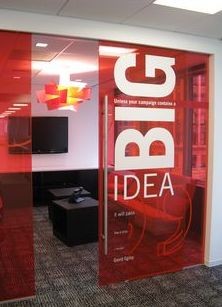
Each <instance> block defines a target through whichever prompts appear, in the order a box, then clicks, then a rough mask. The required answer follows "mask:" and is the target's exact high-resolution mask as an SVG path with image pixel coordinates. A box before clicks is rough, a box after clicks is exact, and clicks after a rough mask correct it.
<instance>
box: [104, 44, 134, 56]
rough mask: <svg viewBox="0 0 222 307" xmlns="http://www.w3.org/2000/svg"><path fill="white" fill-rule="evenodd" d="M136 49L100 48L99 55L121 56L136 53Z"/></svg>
mask: <svg viewBox="0 0 222 307" xmlns="http://www.w3.org/2000/svg"><path fill="white" fill-rule="evenodd" d="M135 51H136V49H132V48H122V47H111V46H99V55H104V56H116V57H118V56H121V55H123V54H126V53H131V52H135Z"/></svg>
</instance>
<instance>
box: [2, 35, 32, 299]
mask: <svg viewBox="0 0 222 307" xmlns="http://www.w3.org/2000/svg"><path fill="white" fill-rule="evenodd" d="M0 40H1V52H0V70H1V73H0V159H1V164H0V262H1V265H0V301H4V300H11V299H17V298H23V297H28V296H33V295H34V292H35V287H34V257H33V235H32V232H33V229H32V180H31V174H32V166H31V152H30V148H31V134H30V131H31V130H30V116H31V107H30V105H31V104H30V89H31V35H29V34H21V33H14V32H0Z"/></svg>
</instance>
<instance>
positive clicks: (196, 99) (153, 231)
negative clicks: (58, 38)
mask: <svg viewBox="0 0 222 307" xmlns="http://www.w3.org/2000/svg"><path fill="white" fill-rule="evenodd" d="M100 46H102V47H104V46H106V47H117V48H128V50H126V49H125V54H123V55H118V56H117V55H116V54H113V55H111V54H110V53H109V56H107V54H103V50H104V48H100V57H99V77H100V187H101V190H100V236H99V237H100V242H99V257H100V259H99V266H100V269H99V277H100V283H101V284H107V283H113V282H118V281H123V280H129V279H135V278H143V277H145V276H151V275H156V274H161V273H164V272H172V271H177V270H180V269H182V268H184V267H186V266H191V265H196V264H201V263H203V256H204V219H205V194H206V174H207V162H206V161H207V129H208V128H207V118H208V55H203V54H197V53H190V52H186V51H179V50H170V49H162V48H155V47H147V46H146V47H145V46H137V45H130V44H118V43H109V42H100ZM116 50H117V49H116ZM119 50H120V49H119ZM122 50H123V49H122ZM122 50H121V51H122ZM111 52H112V51H111ZM106 101H107V103H106ZM106 105H107V106H106ZM106 115H107V116H106ZM102 187H103V188H102Z"/></svg>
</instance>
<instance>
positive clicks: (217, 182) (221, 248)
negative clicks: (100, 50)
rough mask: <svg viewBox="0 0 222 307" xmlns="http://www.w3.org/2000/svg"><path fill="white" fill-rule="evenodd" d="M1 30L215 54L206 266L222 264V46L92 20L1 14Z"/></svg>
mask: <svg viewBox="0 0 222 307" xmlns="http://www.w3.org/2000/svg"><path fill="white" fill-rule="evenodd" d="M0 28H2V29H9V30H16V31H28V32H35V33H48V34H61V35H69V36H75V37H83V38H87V37H88V38H95V39H108V40H113V41H122V42H132V43H141V44H145V45H153V46H160V47H168V48H176V49H178V48H179V49H184V50H190V51H197V52H205V53H209V54H212V63H211V67H210V72H211V79H210V95H211V97H210V122H209V126H210V127H209V175H208V178H209V180H208V199H207V223H206V260H205V262H206V264H208V265H214V264H219V263H222V222H221V221H222V208H221V206H222V188H221V184H222V159H221V153H222V138H221V130H222V120H221V116H222V115H221V114H222V103H221V97H222V86H221V84H222V59H221V57H222V44H221V42H220V41H216V40H213V39H207V38H201V37H197V36H190V35H182V34H179V33H173V32H164V31H158V30H153V29H146V28H139V27H130V26H124V25H114V24H109V23H101V22H91V21H89V20H81V19H79V20H78V19H71V18H64V17H54V16H49V15H36V14H30V13H20V12H10V11H7V10H1V11H0Z"/></svg>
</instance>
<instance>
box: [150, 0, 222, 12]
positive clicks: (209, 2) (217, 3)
mask: <svg viewBox="0 0 222 307" xmlns="http://www.w3.org/2000/svg"><path fill="white" fill-rule="evenodd" d="M154 4H159V5H165V6H170V7H175V8H178V9H184V10H189V11H194V12H199V13H206V14H215V13H217V12H219V11H221V10H222V1H221V0H184V1H183V0H156V1H155V2H154Z"/></svg>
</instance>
